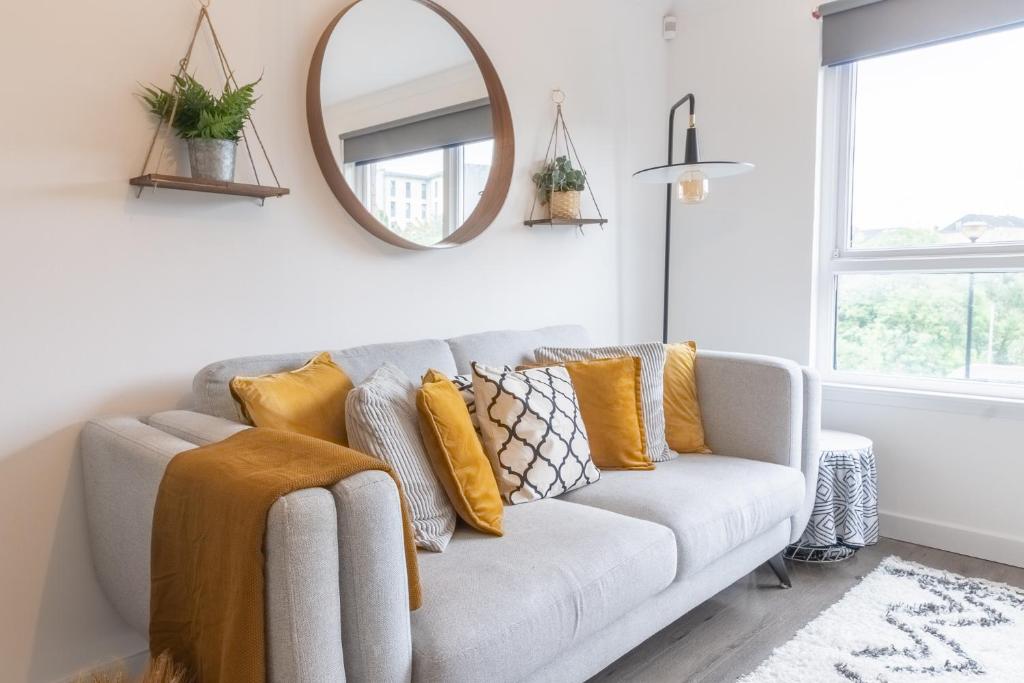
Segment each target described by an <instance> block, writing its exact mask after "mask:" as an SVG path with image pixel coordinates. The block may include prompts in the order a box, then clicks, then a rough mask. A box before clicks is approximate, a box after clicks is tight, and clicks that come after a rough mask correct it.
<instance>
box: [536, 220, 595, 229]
mask: <svg viewBox="0 0 1024 683" xmlns="http://www.w3.org/2000/svg"><path fill="white" fill-rule="evenodd" d="M607 222H608V219H607V218H542V219H539V220H528V221H523V224H524V225H528V226H530V227H533V226H536V225H549V226H559V225H573V226H575V227H577V228H582V227H583V226H584V225H604V224H605V223H607Z"/></svg>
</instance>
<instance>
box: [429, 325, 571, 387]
mask: <svg viewBox="0 0 1024 683" xmlns="http://www.w3.org/2000/svg"><path fill="white" fill-rule="evenodd" d="M588 344H590V339H589V335H588V334H587V330H586V329H585V328H583V327H582V326H580V325H558V326H555V327H542V328H541V329H539V330H500V331H496V332H480V333H479V334H467V335H465V336H462V337H455V338H453V339H449V340H448V345H449V346H450V347H451V353H452V356H453V357H454V358H455V367H456V368H457V369H458V373H450V374H461V375H468V374H470V373H471V372H472V365H471V364H472V363H474V362H475V363H483V364H485V365H490V366H492V367H503V366H509V367H513V368H514V367H517V366H520V365H527V364H530V363H533V362H534V360H535V359H534V357H533V350H534V349H536V348H537V347H539V346H586V345H588ZM437 369H438V370H442V371H444V369H443V368H437Z"/></svg>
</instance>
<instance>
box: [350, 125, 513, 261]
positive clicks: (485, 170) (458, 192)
mask: <svg viewBox="0 0 1024 683" xmlns="http://www.w3.org/2000/svg"><path fill="white" fill-rule="evenodd" d="M493 152H494V141H493V140H490V139H488V140H481V141H479V142H472V143H467V144H463V145H452V146H448V147H443V148H437V149H431V150H427V151H425V152H416V153H413V154H406V155H402V156H395V157H389V158H387V159H380V160H376V161H368V162H364V163H350V164H345V174H346V178H349V177H351V178H353V181H354V182H353V181H350V184H352V186H353V187H355V188H356V189H357V193H358V195H359V198H360V201H362V203H363V205H364V206H366V207H367V208H368V209H369V210H370V211H371V213H373V215H375V216H377V217H378V219H380V220H381V222H382V223H383V222H385V220H384V219H385V218H387V221H386V224H387V225H388V227H390V228H391V229H393V230H394V231H395V232H397V233H399V234H401V235H402V236H403V237H405V238H406V239H409V240H411V241H414V242H418V243H421V244H436V243H437V242H438V241H440V240H442V239H444V238H445V237H446V236H448V235H450V234H451V233H452V232H453V231H455V230H456V229H457V228H458V227H459V226H460V225H462V224H463V223H464V222H465V220H466V217H468V216H469V214H471V213H472V212H473V210H474V209H475V208H476V205H477V203H478V202H479V201H480V193H481V192H482V191H483V189H484V186H485V185H486V183H487V178H488V177H489V176H490V171H491V158H492V156H493ZM413 185H415V186H416V187H418V188H419V189H418V190H414V189H413ZM402 186H404V193H405V198H404V199H403V198H401V197H398V199H399V205H398V206H396V202H395V198H396V192H397V191H400V190H401V189H402ZM374 187H380V188H385V187H386V188H388V192H389V197H387V198H385V197H378V196H377V194H376V193H375V192H374V191H373V189H372V188H374ZM414 192H415V193H418V197H419V199H415V200H414V199H413V195H414ZM385 201H388V203H387V208H388V211H387V212H386V214H385V212H384V205H385V204H384V202H385ZM414 204H415V206H414ZM402 207H404V209H403V208H402ZM414 216H415V218H414Z"/></svg>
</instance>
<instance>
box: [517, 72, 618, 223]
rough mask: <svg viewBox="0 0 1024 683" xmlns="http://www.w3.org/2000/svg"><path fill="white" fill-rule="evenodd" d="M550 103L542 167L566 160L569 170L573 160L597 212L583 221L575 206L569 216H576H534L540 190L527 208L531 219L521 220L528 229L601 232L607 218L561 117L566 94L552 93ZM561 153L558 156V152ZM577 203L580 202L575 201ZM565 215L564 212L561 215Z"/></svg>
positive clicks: (557, 91) (563, 118)
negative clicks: (552, 120) (552, 116)
mask: <svg viewBox="0 0 1024 683" xmlns="http://www.w3.org/2000/svg"><path fill="white" fill-rule="evenodd" d="M551 100H552V101H553V102H554V103H555V125H554V127H553V128H552V130H551V138H550V140H548V149H547V151H546V152H545V153H544V166H543V168H545V169H548V168H550V166H551V165H552V164H555V163H556V162H557V161H559V160H568V163H569V166H570V167H572V163H573V160H575V167H573V168H574V169H575V170H577V171H582V172H583V184H584V186H585V187H586V190H587V193H588V194H589V195H590V200H591V202H593V204H594V210H595V211H596V212H597V218H584V217H583V215H582V213H581V212H580V209H579V208H578V206H577V207H576V208H575V210H574V211H573V212H571V213H573V214H575V215H571V214H570V215H568V216H566V215H562V216H554V217H547V218H539V217H536V212H537V203H538V199H539V195H540V194H541V192H540V191H538V192H537V193H535V195H534V199H533V206H532V207H531V209H530V217H529V218H528V219H527V220H525V221H524V224H525V225H527V226H529V227H535V226H541V225H545V226H550V227H555V226H566V225H572V226H575V227H576V228H577V229H579V230H580V232H582V231H583V226H585V225H600V226H602V229H604V224H605V223H607V222H608V219H607V218H605V217H604V216H603V215H602V214H601V207H599V206H598V205H597V198H596V197H595V196H594V190H593V188H592V187H591V186H590V180H589V178H587V176H586V171H585V169H584V166H583V162H581V161H580V155H579V153H578V152H577V151H576V145H575V144H573V141H572V136H571V135H570V134H569V128H568V126H566V124H565V117H564V116H563V115H562V103H563V102H565V93H564V92H562V91H561V90H555V91H553V92H552V93H551ZM560 149H562V150H564V153H562V154H559V150H560ZM548 197H549V199H548V202H547V203H548V204H549V206H550V203H551V202H550V193H549V195H548ZM575 204H579V202H578V201H577V202H575ZM563 213H564V212H563Z"/></svg>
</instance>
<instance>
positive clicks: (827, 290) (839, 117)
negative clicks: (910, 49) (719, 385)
mask: <svg viewBox="0 0 1024 683" xmlns="http://www.w3.org/2000/svg"><path fill="white" fill-rule="evenodd" d="M856 73H857V65H856V63H852V64H846V65H842V66H835V67H829V68H826V69H825V73H824V75H823V79H822V137H821V167H820V168H821V179H820V180H821V201H820V207H819V208H820V217H819V220H820V226H821V233H820V239H819V254H818V263H819V268H818V272H819V280H818V296H817V307H818V310H817V317H816V319H817V326H816V327H817V330H816V338H815V340H814V342H815V343H814V348H815V350H816V353H815V356H816V360H817V363H816V365H817V367H818V370H819V372H820V373H821V376H822V380H823V382H825V383H826V385H827V386H829V385H831V387H833V389H836V388H847V389H850V390H852V392H853V393H858V391H859V390H860V389H879V390H882V391H884V392H888V393H889V394H890V395H893V394H894V393H896V394H898V393H920V394H930V395H932V396H940V397H941V396H949V397H953V398H961V399H964V398H971V397H974V398H991V399H997V400H1001V401H1005V400H1012V401H1014V402H1015V403H1016V402H1017V401H1024V387H1022V386H1017V385H1013V384H1000V383H995V382H983V381H972V380H950V379H932V378H925V377H899V376H893V375H877V374H871V373H861V372H851V371H842V370H836V369H835V368H834V358H835V329H836V302H837V299H836V296H837V283H838V276H839V275H840V274H843V273H894V272H902V273H967V272H975V273H984V272H1013V271H1024V244H965V245H945V246H931V247H914V248H893V249H877V250H868V249H854V248H851V247H850V246H849V235H850V220H851V211H850V208H851V200H852V192H853V184H852V178H851V175H852V171H853V165H852V160H853V142H854V127H855V122H854V105H855V102H856V99H855V98H856V82H857V79H856Z"/></svg>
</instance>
